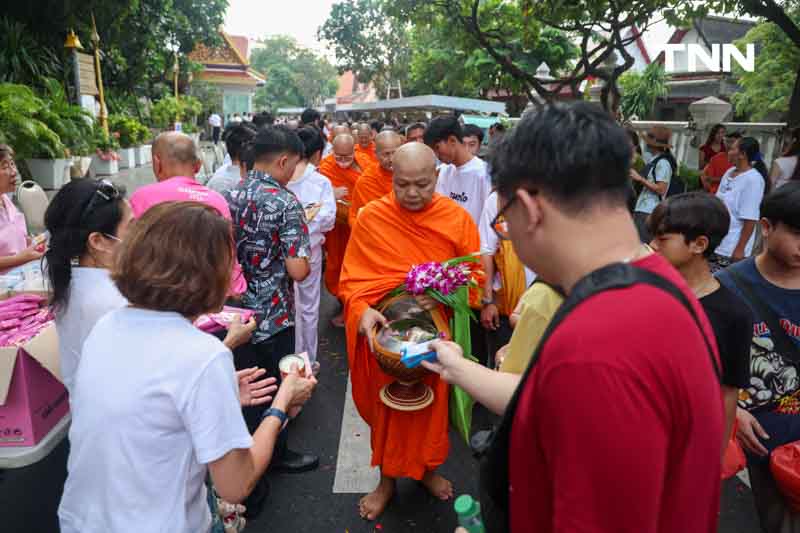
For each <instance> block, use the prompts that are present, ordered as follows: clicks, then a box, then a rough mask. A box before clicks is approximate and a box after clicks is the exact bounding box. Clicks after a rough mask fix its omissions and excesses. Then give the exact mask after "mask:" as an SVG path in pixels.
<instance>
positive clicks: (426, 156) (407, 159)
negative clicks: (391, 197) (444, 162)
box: [392, 143, 437, 211]
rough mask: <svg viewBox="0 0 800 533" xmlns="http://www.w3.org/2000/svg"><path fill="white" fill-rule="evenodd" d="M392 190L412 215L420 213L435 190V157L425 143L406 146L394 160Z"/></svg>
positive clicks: (429, 201)
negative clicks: (413, 212) (414, 212)
mask: <svg viewBox="0 0 800 533" xmlns="http://www.w3.org/2000/svg"><path fill="white" fill-rule="evenodd" d="M392 167H393V170H394V175H393V178H392V186H393V188H394V194H395V197H396V198H397V202H398V203H399V204H400V205H401V206H402V207H403V208H405V209H408V210H409V211H421V210H423V209H425V207H427V206H428V204H430V203H431V201H432V200H433V194H434V192H435V190H436V178H437V175H436V156H435V155H434V153H433V150H431V149H430V148H428V146H427V145H425V144H422V143H407V144H404V145H403V146H401V147H400V148H398V149H397V151H396V152H395V153H394V158H393V159H392Z"/></svg>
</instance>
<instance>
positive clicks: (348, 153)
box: [319, 133, 364, 327]
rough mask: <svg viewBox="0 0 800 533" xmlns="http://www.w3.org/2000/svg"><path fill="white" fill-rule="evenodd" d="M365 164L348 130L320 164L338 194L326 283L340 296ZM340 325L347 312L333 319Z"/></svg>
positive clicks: (329, 237)
mask: <svg viewBox="0 0 800 533" xmlns="http://www.w3.org/2000/svg"><path fill="white" fill-rule="evenodd" d="M363 170H364V169H363V167H362V166H361V165H360V164H359V162H358V161H357V160H356V157H355V140H354V139H353V137H352V136H351V135H350V134H348V133H340V134H338V135H336V138H335V139H334V140H333V153H332V154H330V155H329V156H327V157H326V158H325V159H323V160H322V161H321V162H320V164H319V173H320V174H322V175H323V176H325V177H326V178H328V179H329V180H331V185H332V186H333V194H334V196H335V197H336V224H335V225H334V227H333V229H332V230H331V231H329V232H328V233H326V234H325V244H324V245H323V246H324V248H325V254H326V256H325V257H326V263H325V286H326V287H327V288H328V292H330V293H331V294H332V295H334V296H336V297H337V298H338V297H339V272H340V271H341V269H342V259H343V258H344V251H345V248H347V240H348V239H349V238H350V225H349V223H348V215H349V210H350V201H351V195H352V192H353V189H355V186H356V182H357V181H358V179H359V178H360V177H361V173H362V172H363ZM332 322H333V324H334V325H335V326H337V327H342V326H343V325H344V319H343V315H342V314H341V313H340V314H339V315H338V316H336V317H335V318H334V319H333V321H332Z"/></svg>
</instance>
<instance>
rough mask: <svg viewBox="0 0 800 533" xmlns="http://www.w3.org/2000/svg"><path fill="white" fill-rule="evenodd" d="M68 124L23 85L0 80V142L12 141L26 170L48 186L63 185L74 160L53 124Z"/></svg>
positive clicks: (60, 126)
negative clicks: (0, 82)
mask: <svg viewBox="0 0 800 533" xmlns="http://www.w3.org/2000/svg"><path fill="white" fill-rule="evenodd" d="M68 126H69V124H68V121H66V120H64V119H62V118H61V117H60V116H59V115H58V114H57V113H55V112H54V111H53V110H51V109H50V107H49V105H48V103H47V102H45V101H44V100H43V99H41V98H39V97H37V96H36V95H35V94H34V93H33V91H32V90H31V89H30V88H29V87H26V86H24V85H16V84H12V83H3V84H0V142H2V143H5V144H9V145H11V146H12V147H13V148H14V150H15V151H16V152H17V156H18V158H19V159H21V160H23V161H24V163H25V164H24V169H23V174H24V175H26V176H31V177H32V178H33V179H34V180H36V181H37V182H38V183H39V184H40V185H41V186H42V187H43V188H45V189H58V188H60V187H61V186H62V185H63V184H64V182H65V180H66V179H67V176H68V169H69V167H70V165H71V163H72V160H71V158H70V156H69V151H68V150H67V147H66V146H64V143H63V142H62V140H61V137H60V136H59V133H58V132H57V131H54V128H56V129H61V128H67V127H68Z"/></svg>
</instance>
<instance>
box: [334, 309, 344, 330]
mask: <svg viewBox="0 0 800 533" xmlns="http://www.w3.org/2000/svg"><path fill="white" fill-rule="evenodd" d="M331 324H333V326H334V327H337V328H343V327H344V313H339V314H338V315H336V316H335V317H333V318H332V319H331Z"/></svg>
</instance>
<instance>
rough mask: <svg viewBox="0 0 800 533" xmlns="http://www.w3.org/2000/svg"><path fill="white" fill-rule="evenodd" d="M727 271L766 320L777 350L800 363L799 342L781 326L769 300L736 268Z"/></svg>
mask: <svg viewBox="0 0 800 533" xmlns="http://www.w3.org/2000/svg"><path fill="white" fill-rule="evenodd" d="M726 272H727V273H728V274H729V275H730V276H731V281H733V284H734V285H735V286H736V287H737V288H738V289H739V290H740V291H741V292H742V294H744V296H745V298H747V300H748V301H749V302H750V305H752V306H753V310H754V311H755V312H756V314H757V315H758V318H760V319H761V320H763V321H764V322H766V324H767V327H768V328H769V333H770V337H772V342H773V343H774V344H775V350H776V351H777V352H778V353H779V354H781V355H782V356H784V357H786V358H787V359H789V360H791V361H793V362H795V363H800V348H798V346H797V344H795V343H794V341H792V339H790V338H789V335H787V334H786V331H784V329H783V328H782V327H781V323H780V320H779V319H778V315H776V314H775V312H774V311H773V310H772V308H771V307H770V306H769V305H768V304H767V302H765V301H764V300H763V299H761V297H759V296H758V294H756V291H754V290H753V286H752V285H751V284H750V282H749V281H747V280H746V279H744V277H742V275H741V274H739V273H738V272H736V271H735V269H733V268H729V269H727V270H726Z"/></svg>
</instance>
